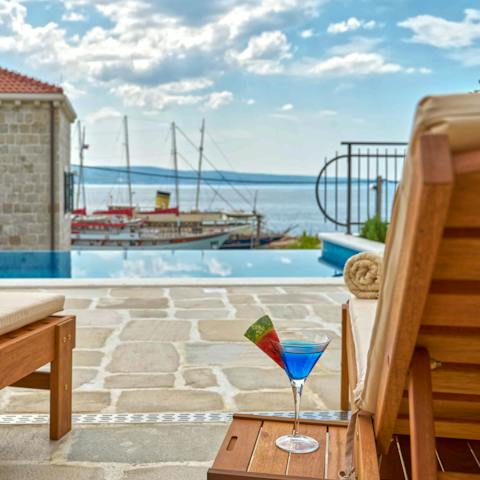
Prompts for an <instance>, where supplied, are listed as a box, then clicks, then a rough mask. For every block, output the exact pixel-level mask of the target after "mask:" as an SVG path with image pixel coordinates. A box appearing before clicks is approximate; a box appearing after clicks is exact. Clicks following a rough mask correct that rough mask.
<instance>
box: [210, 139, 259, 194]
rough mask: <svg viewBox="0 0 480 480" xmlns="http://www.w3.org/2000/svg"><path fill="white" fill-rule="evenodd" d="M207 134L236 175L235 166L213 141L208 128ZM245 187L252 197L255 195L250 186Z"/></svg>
mask: <svg viewBox="0 0 480 480" xmlns="http://www.w3.org/2000/svg"><path fill="white" fill-rule="evenodd" d="M207 135H208V138H209V139H210V141H211V142H212V143H213V144H214V145H215V148H216V149H217V150H218V152H219V153H220V155H221V156H222V157H223V158H224V160H225V161H226V162H227V164H228V165H229V167H230V168H231V169H232V171H233V173H235V175H237V176H238V172H236V171H235V167H234V166H233V164H232V162H231V161H230V160H229V159H228V157H227V155H226V154H225V152H224V151H223V150H222V149H221V148H220V145H219V144H218V143H217V142H216V141H215V139H214V138H213V137H212V135H211V133H210V132H209V131H208V130H207ZM245 189H246V190H247V192H248V193H249V194H250V195H252V197H253V196H254V195H255V193H254V192H253V191H252V190H251V189H250V188H248V187H245Z"/></svg>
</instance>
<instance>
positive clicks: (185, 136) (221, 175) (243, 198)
mask: <svg viewBox="0 0 480 480" xmlns="http://www.w3.org/2000/svg"><path fill="white" fill-rule="evenodd" d="M176 128H177V130H178V131H179V132H180V133H181V134H182V135H183V137H184V138H185V139H186V140H187V142H188V143H190V145H192V146H193V148H195V150H196V151H198V147H197V146H196V145H195V144H194V143H193V141H192V140H191V139H190V138H189V137H188V135H187V134H186V133H185V132H184V131H183V130H182V129H181V128H180V127H179V126H178V125H176ZM203 158H204V159H205V160H206V161H207V162H208V163H209V165H210V166H211V167H212V168H213V169H214V170H215V172H216V173H217V174H218V175H220V177H221V178H222V179H223V180H224V181H225V182H226V183H228V184H229V185H230V187H231V188H232V189H233V190H234V191H235V192H236V193H237V194H238V196H239V197H240V198H241V199H242V200H243V201H244V202H245V203H246V204H247V205H248V206H249V207H251V202H250V200H249V199H248V198H247V197H246V196H245V195H244V194H243V193H242V192H241V191H240V190H238V188H236V187H235V185H233V184H232V183H231V182H230V180H228V178H226V177H225V176H224V175H223V173H222V172H220V170H218V169H217V167H215V165H214V164H213V163H212V162H211V161H210V159H209V158H208V157H207V156H206V155H205V152H204V153H203Z"/></svg>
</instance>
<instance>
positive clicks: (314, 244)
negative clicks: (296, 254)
mask: <svg viewBox="0 0 480 480" xmlns="http://www.w3.org/2000/svg"><path fill="white" fill-rule="evenodd" d="M287 248H291V249H299V250H309V249H317V248H320V239H319V238H318V237H317V236H316V235H309V234H308V233H307V232H305V231H304V232H303V233H302V234H301V235H300V236H299V237H297V238H296V239H295V242H294V243H292V244H290V245H288V247H287Z"/></svg>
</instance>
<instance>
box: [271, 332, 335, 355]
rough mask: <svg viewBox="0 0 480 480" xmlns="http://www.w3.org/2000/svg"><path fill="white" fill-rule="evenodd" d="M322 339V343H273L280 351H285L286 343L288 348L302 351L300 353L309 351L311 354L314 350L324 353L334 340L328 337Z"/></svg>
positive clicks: (292, 341) (305, 341)
mask: <svg viewBox="0 0 480 480" xmlns="http://www.w3.org/2000/svg"><path fill="white" fill-rule="evenodd" d="M321 338H322V341H320V342H318V341H317V342H316V341H308V340H283V341H282V340H279V341H278V342H277V341H274V342H273V343H275V344H276V345H277V346H278V348H279V349H280V350H285V347H286V346H285V345H284V343H286V342H288V346H287V348H288V347H290V348H292V349H295V350H297V351H298V350H300V352H302V351H303V350H305V351H308V352H309V353H311V352H312V350H313V351H314V352H315V351H317V350H319V351H322V352H323V351H324V350H325V349H326V348H327V347H328V345H329V343H330V342H331V341H332V338H331V337H329V336H328V335H323V336H322V337H321ZM320 349H321V350H320ZM297 353H299V352H297Z"/></svg>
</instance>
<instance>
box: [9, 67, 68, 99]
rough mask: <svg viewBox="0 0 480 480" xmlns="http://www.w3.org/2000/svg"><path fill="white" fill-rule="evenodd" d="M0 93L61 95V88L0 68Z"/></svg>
mask: <svg viewBox="0 0 480 480" xmlns="http://www.w3.org/2000/svg"><path fill="white" fill-rule="evenodd" d="M0 93H33V94H35V93H63V88H62V87H59V86H57V85H52V84H50V83H46V82H42V81H40V80H37V79H35V78H32V77H28V76H26V75H22V74H20V73H17V72H13V71H12V70H7V69H6V68H2V67H0Z"/></svg>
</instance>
